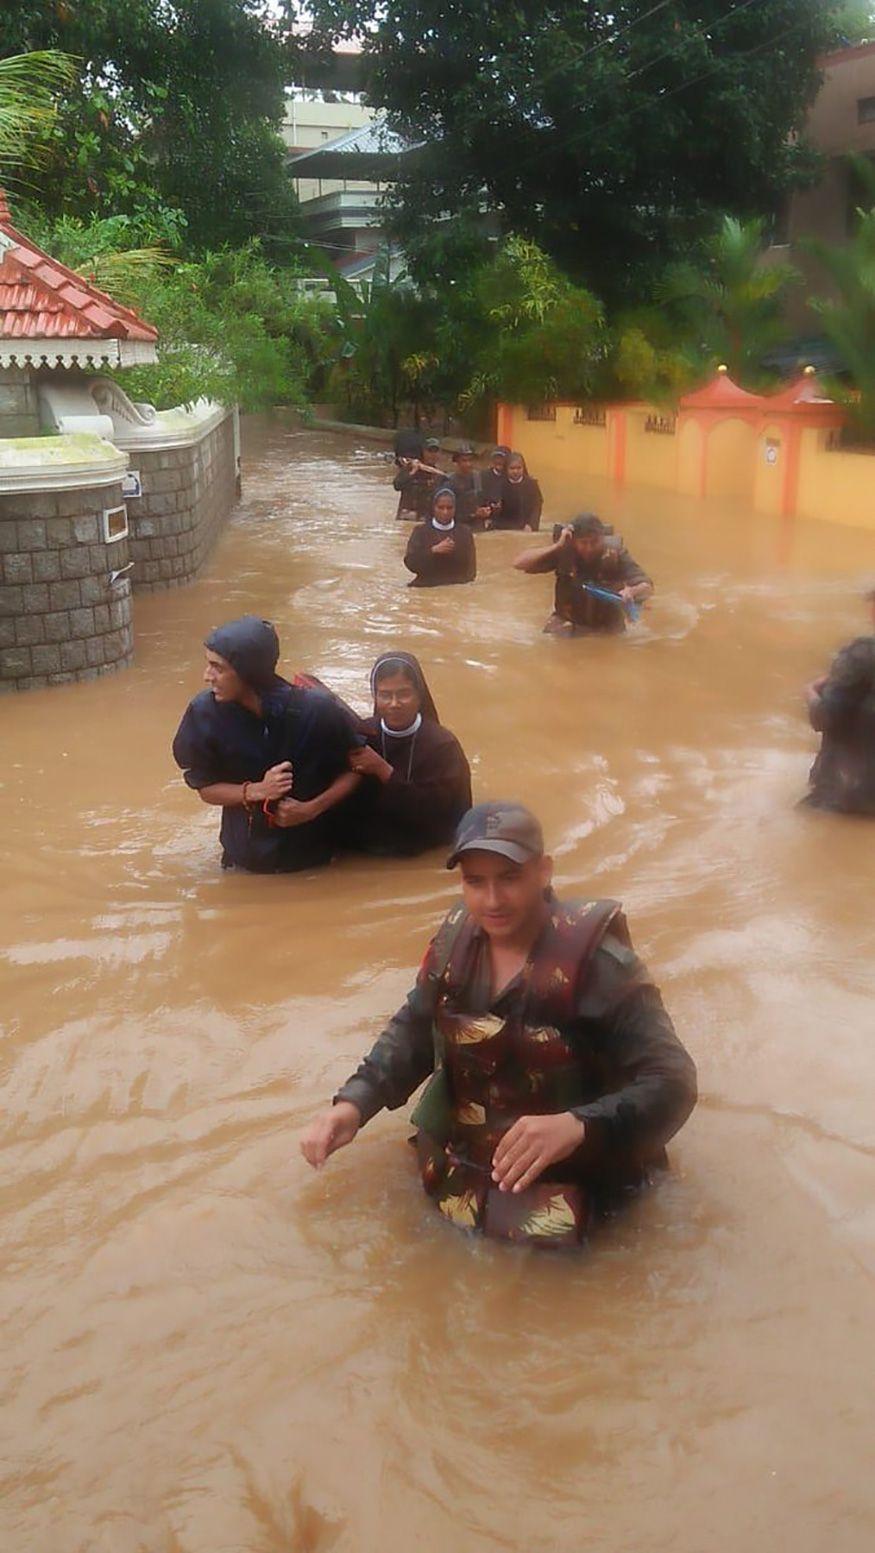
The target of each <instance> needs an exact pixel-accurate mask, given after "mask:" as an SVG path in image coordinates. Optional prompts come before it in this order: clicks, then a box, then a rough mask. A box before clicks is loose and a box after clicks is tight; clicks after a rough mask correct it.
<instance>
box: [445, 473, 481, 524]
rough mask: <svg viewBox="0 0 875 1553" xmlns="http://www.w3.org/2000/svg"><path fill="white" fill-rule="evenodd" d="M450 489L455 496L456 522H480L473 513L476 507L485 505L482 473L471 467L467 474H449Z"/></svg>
mask: <svg viewBox="0 0 875 1553" xmlns="http://www.w3.org/2000/svg"><path fill="white" fill-rule="evenodd" d="M447 484H448V485H449V487H450V489H451V490H452V491H453V492H454V494H455V497H456V521H457V522H458V523H469V524H471V523H473V524H475V525H477V524H480V523H481V522H482V519H480V518H475V517H474V513H475V512H476V510H477V508H478V507H484V506H485V505H486V497H485V496H484V494H483V474H482V471H481V470H479V469H472V471H471V473H470V474H469V475H463V474H459V473H458V471H457V472H456V474H454V475H451V476H450V478H449V480H448V481H447Z"/></svg>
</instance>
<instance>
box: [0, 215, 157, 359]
mask: <svg viewBox="0 0 875 1553" xmlns="http://www.w3.org/2000/svg"><path fill="white" fill-rule="evenodd" d="M0 231H2V233H3V235H4V236H5V237H7V238H9V239H11V240H12V242H13V244H14V247H7V248H6V249H5V251H2V250H0V276H2V272H3V270H4V269H6V266H7V265H11V266H15V267H16V268H17V269H18V272H19V281H20V282H22V281H24V280H25V277H26V282H27V284H29V285H31V286H40V287H42V288H43V289H44V290H45V291H46V292H47V293H48V294H49V295H50V296H52V297H53V298H55V297H56V298H58V300H59V301H60V303H61V305H62V307H63V306H66V308H67V309H68V310H70V311H72V312H73V313H75V314H76V315H78V316H79V317H80V318H81V319H82V321H83V323H84V324H86V325H88V326H89V332H88V337H90V336H93V334H94V331H95V329H96V330H97V331H98V332H102V333H103V334H104V335H105V334H106V332H107V324H109V323H113V322H115V323H116V324H120V325H122V326H123V327H124V326H131V325H132V326H133V327H134V328H135V329H136V330H137V331H138V333H139V337H140V338H141V339H149V340H157V338H158V330H157V329H156V328H155V327H154V326H153V325H152V324H149V323H146V321H145V319H143V318H141V317H140V315H139V313H137V312H135V311H134V309H133V308H130V307H126V306H125V304H124V303H123V302H116V300H115V299H114V298H113V297H111V296H110V295H109V293H108V292H106V291H102V290H101V288H100V287H99V286H96V285H95V284H94V282H93V281H90V280H87V279H86V278H85V276H84V275H80V274H79V273H78V272H77V271H76V270H71V269H70V268H69V267H68V265H66V264H63V263H62V262H61V260H60V259H53V258H52V256H51V254H48V253H46V251H45V249H44V248H40V246H39V244H38V243H35V242H34V241H33V240H32V238H29V237H26V236H25V235H24V233H22V232H19V230H18V228H17V227H15V226H13V224H12V218H11V215H10V213H9V205H8V202H7V200H6V195H5V191H4V190H2V189H0ZM23 254H27V255H30V256H31V261H32V262H28V261H27V260H26V259H24V258H23V257H22V255H23ZM68 287H69V288H71V289H73V290H75V291H77V292H79V293H80V294H81V300H80V299H79V298H77V297H70V296H65V295H64V292H65V289H66V288H68ZM95 307H96V308H98V309H100V310H102V311H103V312H104V313H108V314H109V315H110V318H109V319H108V320H107V323H103V324H101V323H100V322H98V320H96V319H95V318H93V317H91V316H89V315H90V314H91V312H92V309H94V308H95ZM109 332H110V334H115V333H116V332H117V331H116V330H110V331H109ZM2 333H3V331H2V327H0V337H2Z"/></svg>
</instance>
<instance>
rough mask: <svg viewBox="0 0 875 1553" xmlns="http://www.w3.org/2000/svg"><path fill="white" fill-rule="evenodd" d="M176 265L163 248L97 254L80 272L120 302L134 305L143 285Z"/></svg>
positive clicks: (84, 264)
mask: <svg viewBox="0 0 875 1553" xmlns="http://www.w3.org/2000/svg"><path fill="white" fill-rule="evenodd" d="M173 262H174V261H173V258H172V256H171V255H170V254H169V253H166V252H165V251H164V249H163V248H127V249H123V250H122V251H121V252H119V253H98V254H95V255H94V256H93V258H91V259H88V260H86V261H85V262H84V263H82V264H80V265H79V269H80V270H81V271H82V274H83V275H85V276H87V278H88V279H89V280H92V281H93V283H94V285H95V286H99V287H100V289H101V291H106V292H107V293H108V294H109V295H110V296H111V297H115V299H116V301H117V302H124V303H127V304H135V303H136V302H137V301H138V299H139V297H140V294H141V291H142V287H143V285H144V283H146V282H148V281H150V280H154V279H156V278H157V276H158V275H159V274H160V273H161V272H162V270H166V269H168V268H169V267H170V266H171V265H172V264H173Z"/></svg>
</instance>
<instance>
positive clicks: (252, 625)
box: [204, 615, 280, 690]
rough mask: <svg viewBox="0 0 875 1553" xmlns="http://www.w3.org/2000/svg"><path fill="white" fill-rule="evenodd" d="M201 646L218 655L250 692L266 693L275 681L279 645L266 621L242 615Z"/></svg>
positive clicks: (222, 627)
mask: <svg viewBox="0 0 875 1553" xmlns="http://www.w3.org/2000/svg"><path fill="white" fill-rule="evenodd" d="M204 646H205V647H208V648H209V649H210V651H211V652H216V653H218V654H219V657H220V658H224V659H225V662H226V663H230V665H231V667H232V669H234V670H236V672H237V673H238V674H239V675H240V678H241V679H242V680H245V681H246V684H247V685H251V687H252V689H253V690H268V689H270V687H271V686H272V685H273V683H274V681H275V679H276V666H277V663H278V661H279V655H280V643H279V637H278V636H277V634H276V631H275V629H274V627H273V626H272V625H271V623H270V621H269V620H261V619H260V618H259V616H258V615H241V616H240V618H239V620H229V621H228V622H227V624H226V625H223V626H215V627H214V628H213V630H212V631H211V632H210V634H209V636H208V637H207V639H206V641H205V642H204Z"/></svg>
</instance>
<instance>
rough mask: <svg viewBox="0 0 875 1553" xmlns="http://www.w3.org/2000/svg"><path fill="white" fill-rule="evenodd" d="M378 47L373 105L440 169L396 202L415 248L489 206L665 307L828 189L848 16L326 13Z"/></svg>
mask: <svg viewBox="0 0 875 1553" xmlns="http://www.w3.org/2000/svg"><path fill="white" fill-rule="evenodd" d="M311 9H312V11H313V12H314V15H315V19H316V23H317V28H319V27H321V29H322V30H323V31H324V32H326V33H328V34H332V33H337V32H340V33H343V34H346V35H349V34H350V33H351V32H358V33H359V34H360V35H361V36H363V37H364V38H365V50H366V56H367V61H368V65H369V83H368V89H369V92H370V95H371V98H372V100H373V101H376V102H379V103H381V104H383V105H385V106H386V107H387V108H388V109H389V111H390V114H391V116H392V120H393V122H394V123H395V124H396V125H397V127H398V128H400V129H401V130H403V131H406V132H407V133H408V134H409V135H410V136H411V138H412V139H415V140H417V141H424V142H425V146H424V148H423V150H422V151H419V152H417V153H416V154H415V155H414V156H412V157H410V158H409V159H408V162H407V163H406V164H405V171H404V174H403V177H402V179H401V182H400V184H399V185H398V187H397V190H396V199H395V211H394V222H395V234H396V235H397V236H398V237H399V239H400V240H401V241H402V242H403V244H404V245H405V247H406V246H407V245H408V244H409V243H410V241H411V239H412V238H414V237H415V236H416V235H417V234H420V235H421V233H422V232H423V231H424V230H427V229H428V228H429V226H433V225H434V224H435V223H436V222H438V221H439V220H441V219H442V218H443V216H444V214H445V213H446V212H449V213H450V214H452V215H456V214H458V213H460V212H465V211H470V210H471V209H475V208H477V207H483V206H485V207H486V208H488V209H489V210H491V211H493V212H495V213H496V218H497V220H498V221H499V222H500V224H501V227H502V230H503V231H504V232H505V233H509V232H515V233H517V234H519V235H520V236H523V237H528V238H530V239H532V240H533V241H535V242H537V243H538V245H539V246H540V247H541V248H542V249H543V250H544V252H545V253H546V254H548V255H549V256H550V257H551V258H552V259H553V260H555V261H556V262H557V263H558V264H559V266H560V268H561V269H562V271H563V272H564V273H565V274H567V275H569V276H571V277H572V278H573V279H575V280H577V281H578V282H580V283H582V284H583V285H585V286H586V287H588V288H590V289H592V291H594V292H595V294H596V295H597V296H599V297H601V298H602V299H603V300H604V301H605V302H606V303H607V304H608V305H609V306H611V307H616V306H620V305H621V306H629V305H630V304H633V303H637V302H640V301H642V300H644V299H645V298H646V297H647V296H648V295H649V293H650V289H651V285H652V280H653V277H654V275H655V274H656V273H658V271H659V270H660V269H661V268H662V267H663V266H664V264H665V262H666V259H667V258H668V257H669V256H671V255H679V254H682V253H686V252H689V251H690V249H691V247H692V246H693V244H694V243H695V242H696V241H697V240H698V239H699V238H700V237H701V236H703V235H704V234H706V233H707V232H708V231H709V230H711V229H712V228H713V226H714V224H715V222H716V221H717V220H719V219H720V217H721V216H722V215H723V214H724V213H729V214H730V215H734V216H736V217H738V218H740V219H748V218H750V217H752V216H758V215H762V214H764V213H766V212H769V211H773V210H774V209H776V208H777V206H778V204H779V202H780V200H781V199H782V197H783V196H784V195H785V194H786V193H787V191H788V190H790V189H792V188H793V187H796V186H798V184H799V183H800V182H803V181H804V180H805V179H806V178H808V177H809V176H810V175H811V173H812V171H813V168H814V165H815V163H816V158H815V157H814V156H813V154H812V152H811V151H810V149H809V148H808V147H806V145H805V142H804V137H802V134H801V132H802V131H803V126H804V119H805V113H806V110H807V108H808V105H809V104H810V102H811V101H812V99H813V96H814V94H815V91H816V88H817V84H818V72H817V57H818V54H819V53H820V51H821V50H823V49H824V48H826V47H828V46H829V45H830V44H831V43H832V42H833V41H834V40H835V37H836V33H835V28H834V24H833V22H832V19H831V10H832V9H833V7H832V6H831V5H830V4H829V3H828V0H757V3H756V4H753V3H750V0H748V3H744V4H739V3H735V4H731V5H730V4H727V0H672V4H671V7H670V9H669V10H666V8H665V6H664V5H662V4H654V3H653V0H588V3H587V4H585V5H584V4H581V0H553V3H551V4H550V5H548V6H544V5H543V4H542V3H541V0H515V3H514V4H513V5H507V4H497V3H494V0H488V3H484V0H394V3H393V4H392V5H391V6H386V5H384V4H383V3H382V0H313V3H312V5H311Z"/></svg>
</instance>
